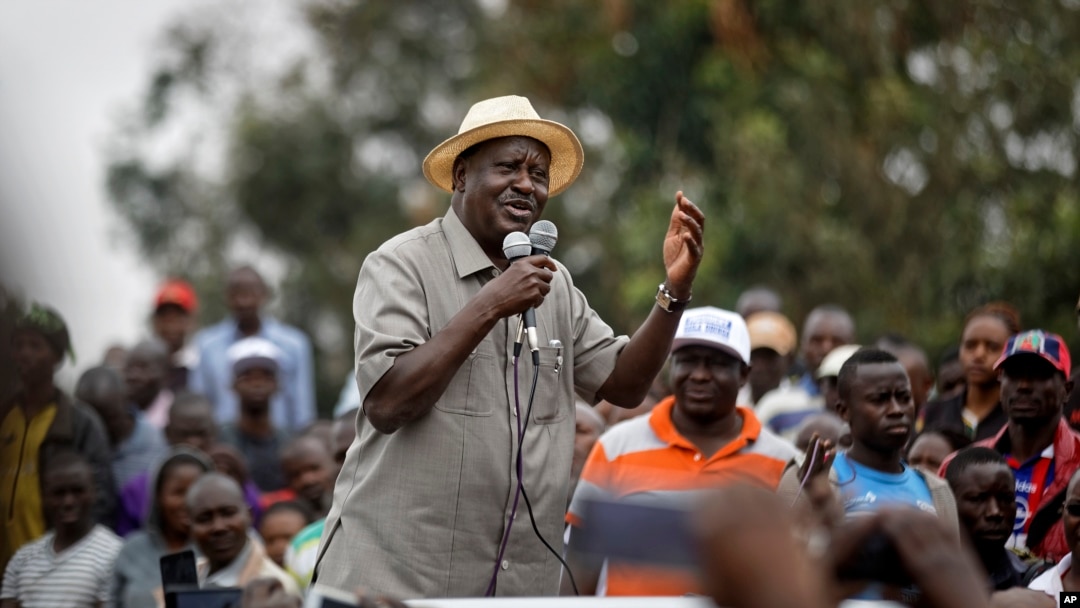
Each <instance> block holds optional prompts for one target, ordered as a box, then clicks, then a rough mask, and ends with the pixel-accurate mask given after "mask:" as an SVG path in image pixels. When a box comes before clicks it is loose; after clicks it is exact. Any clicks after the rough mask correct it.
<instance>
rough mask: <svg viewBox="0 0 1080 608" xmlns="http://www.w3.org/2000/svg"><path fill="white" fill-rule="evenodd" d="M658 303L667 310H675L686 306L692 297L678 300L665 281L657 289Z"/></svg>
mask: <svg viewBox="0 0 1080 608" xmlns="http://www.w3.org/2000/svg"><path fill="white" fill-rule="evenodd" d="M656 303H657V304H658V305H659V306H660V308H662V309H664V311H665V312H675V311H677V310H682V309H684V308H686V305H687V304H689V303H690V298H686V299H685V300H676V299H675V298H673V297H672V296H671V292H670V291H668V288H667V285H664V284H663V283H661V284H660V286H659V287H658V288H657V289H656Z"/></svg>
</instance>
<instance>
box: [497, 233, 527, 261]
mask: <svg viewBox="0 0 1080 608" xmlns="http://www.w3.org/2000/svg"><path fill="white" fill-rule="evenodd" d="M531 253H532V241H530V240H529V235H527V234H525V233H524V232H511V233H510V234H508V235H506V237H505V238H503V255H505V256H506V259H508V260H513V259H516V258H523V257H525V256H527V255H530V254H531Z"/></svg>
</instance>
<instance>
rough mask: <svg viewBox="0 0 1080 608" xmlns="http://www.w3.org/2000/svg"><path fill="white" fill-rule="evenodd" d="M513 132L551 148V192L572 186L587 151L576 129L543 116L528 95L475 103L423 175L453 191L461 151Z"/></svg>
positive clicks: (430, 157)
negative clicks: (575, 133)
mask: <svg viewBox="0 0 1080 608" xmlns="http://www.w3.org/2000/svg"><path fill="white" fill-rule="evenodd" d="M514 135H522V136H525V137H531V138H533V139H535V140H538V141H540V142H543V143H544V145H546V146H547V147H548V151H549V152H551V167H549V168H548V195H549V196H555V195H556V194H558V193H560V192H562V191H563V190H566V189H567V188H569V187H570V184H572V183H574V180H575V179H577V176H578V174H579V173H581V166H582V165H583V164H585V152H584V151H583V150H582V149H581V142H579V141H578V138H577V136H576V135H574V132H573V131H571V130H570V128H569V127H567V126H565V125H561V124H559V123H557V122H555V121H551V120H544V119H542V118H540V115H539V114H537V113H536V110H534V109H533V107H532V104H530V103H529V100H528V99H526V98H524V97H519V96H517V95H507V96H505V97H495V98H492V99H485V100H484V101H480V102H477V103H475V104H473V107H471V108H469V113H468V114H466V115H465V120H463V121H461V128H459V129H458V133H457V135H455V136H453V137H451V138H450V139H448V140H446V141H444V142H442V143H441V144H439V145H437V146H435V149H434V150H432V151H431V153H429V154H428V155H427V158H425V159H424V177H426V178H427V179H428V181H429V182H431V183H432V184H435V186H436V187H438V188H439V189H441V190H445V191H447V192H453V191H454V180H453V169H454V161H455V160H457V157H458V155H459V154H461V153H462V152H464V151H465V150H467V149H468V148H469V147H471V146H473V145H475V144H478V143H480V142H482V141H487V140H489V139H495V138H498V137H510V136H514Z"/></svg>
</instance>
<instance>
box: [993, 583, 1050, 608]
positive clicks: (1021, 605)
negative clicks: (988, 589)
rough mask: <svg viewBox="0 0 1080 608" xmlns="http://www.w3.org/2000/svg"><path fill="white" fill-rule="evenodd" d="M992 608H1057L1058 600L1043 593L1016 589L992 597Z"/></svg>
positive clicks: (994, 594) (997, 593)
mask: <svg viewBox="0 0 1080 608" xmlns="http://www.w3.org/2000/svg"><path fill="white" fill-rule="evenodd" d="M990 606H991V607H992V608H1056V607H1057V600H1055V599H1054V598H1052V597H1050V596H1049V595H1046V594H1045V593H1043V592H1042V591H1034V590H1031V589H1025V588H1023V587H1014V588H1012V589H1009V590H1007V591H997V592H995V593H993V594H991V595H990Z"/></svg>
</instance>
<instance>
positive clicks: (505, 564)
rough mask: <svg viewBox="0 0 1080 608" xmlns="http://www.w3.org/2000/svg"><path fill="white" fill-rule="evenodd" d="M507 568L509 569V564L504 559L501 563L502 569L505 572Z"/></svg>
mask: <svg viewBox="0 0 1080 608" xmlns="http://www.w3.org/2000/svg"><path fill="white" fill-rule="evenodd" d="M509 568H510V562H509V561H507V560H505V559H504V560H503V563H502V569H503V570H507V569H509Z"/></svg>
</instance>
